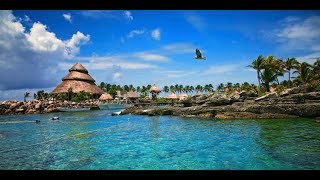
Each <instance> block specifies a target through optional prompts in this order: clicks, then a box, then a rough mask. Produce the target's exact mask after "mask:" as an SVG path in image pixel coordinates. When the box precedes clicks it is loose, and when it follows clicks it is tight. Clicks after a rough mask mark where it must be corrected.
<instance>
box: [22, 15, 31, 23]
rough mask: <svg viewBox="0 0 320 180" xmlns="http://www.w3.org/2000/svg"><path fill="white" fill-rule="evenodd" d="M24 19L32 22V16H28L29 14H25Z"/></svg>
mask: <svg viewBox="0 0 320 180" xmlns="http://www.w3.org/2000/svg"><path fill="white" fill-rule="evenodd" d="M23 20H24V21H26V22H30V21H31V19H30V17H29V16H27V15H24V18H23Z"/></svg>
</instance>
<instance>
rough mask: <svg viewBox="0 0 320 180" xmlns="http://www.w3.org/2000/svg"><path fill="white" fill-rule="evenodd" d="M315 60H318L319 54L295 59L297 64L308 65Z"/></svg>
mask: <svg viewBox="0 0 320 180" xmlns="http://www.w3.org/2000/svg"><path fill="white" fill-rule="evenodd" d="M317 58H320V52H315V53H311V54H308V55H304V56H300V57H297V58H296V59H297V60H298V61H299V62H307V63H309V64H313V63H314V62H315V61H316V59H317Z"/></svg>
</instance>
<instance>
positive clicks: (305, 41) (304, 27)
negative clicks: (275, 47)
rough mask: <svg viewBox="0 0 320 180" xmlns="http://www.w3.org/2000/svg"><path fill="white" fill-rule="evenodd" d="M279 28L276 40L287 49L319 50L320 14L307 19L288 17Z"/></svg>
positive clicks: (275, 31)
mask: <svg viewBox="0 0 320 180" xmlns="http://www.w3.org/2000/svg"><path fill="white" fill-rule="evenodd" d="M281 23H282V24H281V25H280V27H281V28H277V29H275V30H274V31H272V32H273V33H275V37H274V38H275V40H276V41H277V42H278V43H280V45H281V47H282V48H283V49H287V50H311V51H312V50H318V48H319V46H320V30H319V29H320V16H310V17H308V18H306V19H301V18H297V17H291V16H290V17H287V18H286V19H285V20H283V21H281Z"/></svg>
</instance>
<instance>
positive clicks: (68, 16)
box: [62, 13, 72, 23]
mask: <svg viewBox="0 0 320 180" xmlns="http://www.w3.org/2000/svg"><path fill="white" fill-rule="evenodd" d="M62 16H63V17H64V19H65V20H66V21H68V22H70V23H72V20H71V14H70V13H68V14H63V15H62Z"/></svg>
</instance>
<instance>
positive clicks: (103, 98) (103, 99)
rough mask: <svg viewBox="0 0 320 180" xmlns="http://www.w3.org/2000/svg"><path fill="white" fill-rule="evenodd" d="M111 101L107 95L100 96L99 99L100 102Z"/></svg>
mask: <svg viewBox="0 0 320 180" xmlns="http://www.w3.org/2000/svg"><path fill="white" fill-rule="evenodd" d="M112 99H113V98H112V97H111V95H110V94H108V93H104V94H101V96H100V97H99V100H100V101H106V100H112Z"/></svg>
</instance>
